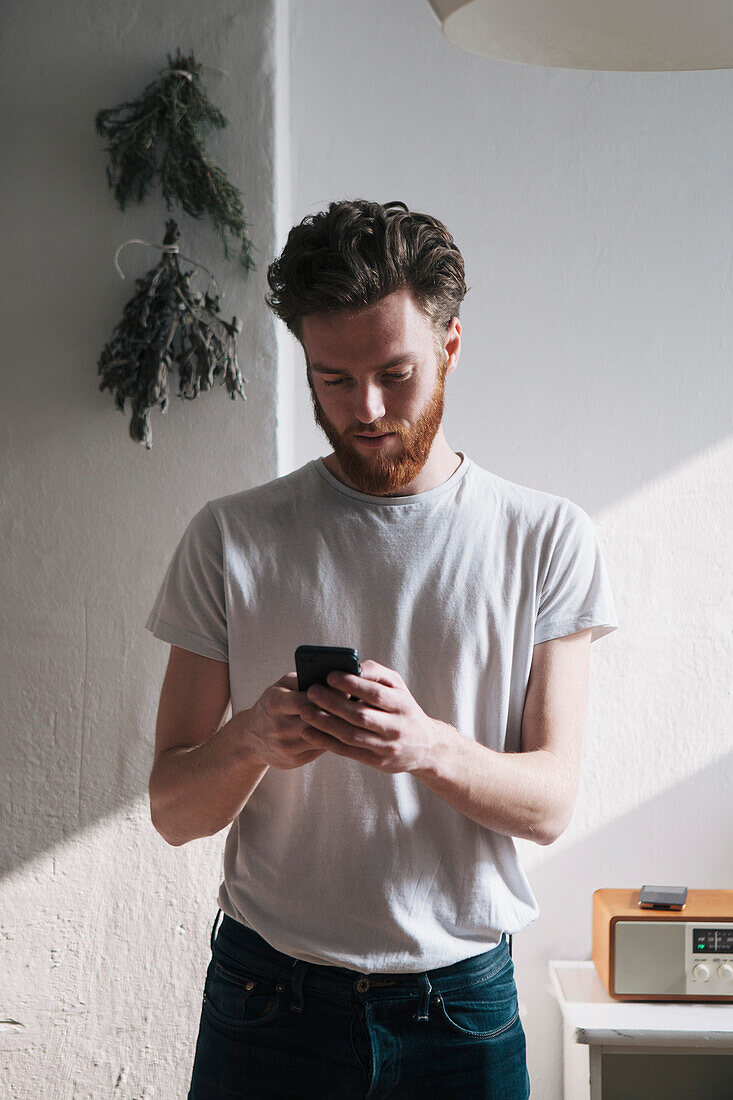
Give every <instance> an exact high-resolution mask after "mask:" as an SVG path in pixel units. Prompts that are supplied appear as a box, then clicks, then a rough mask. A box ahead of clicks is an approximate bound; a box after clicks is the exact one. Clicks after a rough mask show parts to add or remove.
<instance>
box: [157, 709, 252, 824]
mask: <svg viewBox="0 0 733 1100" xmlns="http://www.w3.org/2000/svg"><path fill="white" fill-rule="evenodd" d="M236 717H237V719H238V725H237V727H235V726H234V725H233V724H232V723H233V722H234V718H232V719H231V720H230V721H229V722H227V723H226V724H225V725H224V726H222V727H221V729H220V730H218V732H217V733H215V734H214V735H213V736H212V737H210V738H209V740H208V741H206V742H205V743H204V744H202V745H198V746H196V747H195V748H177V749H169V750H168V751H167V752H164V753H161V755H160V756H159V758H158V760H157V761H156V763H155V766H154V768H153V770H152V772H151V775H150V784H149V793H150V816H151V819H152V822H153V825H154V826H155V828H156V829H157V831H158V832H159V833H160V835H161V836H162V837H163V838H164V839H165V840H167V841H168V843H169V844H173V845H176V846H177V845H180V844H186V843H188V841H189V840H196V839H198V838H199V837H203V836H213V835H214V833H218V832H219V830H220V829H223V828H225V827H226V826H227V825H229V824H231V822H232V821H233V820H234V818H235V817H236V816H237V814H238V813H239V812H240V811H241V810H242V808H243V807H244V806H245V805H246V803H247V800H248V799H249V797H250V795H251V794H252V792H253V791H254V789H255V788H256V786H257V784H258V783H259V782H260V780H261V779H262V776H263V775H264V774H265V772H266V771H267V765H263V764H261V763H260V762H258V761H255V760H253V758H252V756H251V754H249V753H247V751H246V749H245V748H244V747H243V745H242V738H241V732H240V729H239V727H240V726H241V721H242V716H241V715H237V716H236Z"/></svg>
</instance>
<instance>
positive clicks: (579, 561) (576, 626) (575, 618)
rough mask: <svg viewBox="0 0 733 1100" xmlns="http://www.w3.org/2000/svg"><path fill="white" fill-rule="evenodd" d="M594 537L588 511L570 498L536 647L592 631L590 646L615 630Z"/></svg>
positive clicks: (549, 573)
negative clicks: (556, 639)
mask: <svg viewBox="0 0 733 1100" xmlns="http://www.w3.org/2000/svg"><path fill="white" fill-rule="evenodd" d="M618 625H619V624H618V618H617V615H616V607H615V604H614V600H613V594H612V592H611V584H610V581H609V579H608V572H607V570H606V564H605V561H604V559H603V553H602V551H601V546H600V542H599V541H598V535H597V533H596V529H595V527H594V525H593V521H592V520H591V518H590V516H589V515H588V513H587V512H585V511H583V509H582V508H581V507H580V506H579V505H577V504H574V503H573V502H572V501H570V500H568V501H567V502H566V506H565V510H564V512H562V513H561V518H560V523H559V525H558V531H557V536H556V538H555V539H554V542H553V545H552V552H551V555H550V562H549V565H548V567H547V570H546V573H545V578H544V583H543V584H542V591H541V593H540V599H539V605H538V610H537V618H536V620H535V630H534V644H535V645H537V643H538V642H546V641H548V640H549V639H550V638H562V637H564V636H565V635H566V634H575V633H577V631H579V630H587V629H588V627H592V628H593V633H592V634H591V642H595V641H596V640H597V639H598V638H602V637H603V636H604V635H605V634H610V633H611V631H612V630H617V629H618Z"/></svg>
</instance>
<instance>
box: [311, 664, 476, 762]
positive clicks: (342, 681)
mask: <svg viewBox="0 0 733 1100" xmlns="http://www.w3.org/2000/svg"><path fill="white" fill-rule="evenodd" d="M328 683H329V685H331V686H330V687H322V686H320V685H317V686H314V687H311V688H309V689H308V692H307V695H308V699H309V700H310V705H307V706H303V707H302V708H301V711H300V713H301V716H302V717H303V719H304V721H306V722H307V723H309V726H310V728H309V729H306V731H305V733H304V734H303V737H304V739H305V740H306V741H307V742H308V743H309V744H310V745H313V746H315V747H317V748H320V749H324V750H328V751H329V752H334V753H336V754H337V755H339V756H348V757H350V758H351V759H352V760H358V761H359V762H360V763H362V764H368V765H369V766H370V767H372V768H378V769H379V770H380V771H386V772H419V771H422V770H429V769H430V768H432V766H433V762H434V760H435V758H436V756H437V755H438V754H439V753H440V750H441V746H443V745H444V744H445V743H446V741H448V740H450V739H451V737H459V736H460V734H458V731H457V730H454V729H453V727H452V726H448V725H446V724H445V723H444V722H439V721H438V720H437V719H434V718H429V717H428V715H427V714H425V712H424V710H422V708H421V707H420V706H418V704H417V702H416V701H415V699H414V698H413V696H412V695H411V694H410V691H409V690H408V688H407V686H406V684H405V682H404V680H403V679H402V677H401V676H400V674H399V672H395V671H394V670H393V669H391V668H385V666H384V665H379V664H377V662H376V661H364V662H363V663H362V666H361V676H354V675H353V674H352V673H350V672H330V673H329V674H328ZM349 695H355V696H356V697H357V699H356V700H349V698H348V696H349ZM313 704H315V705H313ZM319 708H320V709H319Z"/></svg>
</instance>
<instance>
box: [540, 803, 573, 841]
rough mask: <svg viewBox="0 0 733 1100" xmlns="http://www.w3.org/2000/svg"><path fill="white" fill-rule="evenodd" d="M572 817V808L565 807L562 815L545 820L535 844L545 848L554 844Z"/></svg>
mask: <svg viewBox="0 0 733 1100" xmlns="http://www.w3.org/2000/svg"><path fill="white" fill-rule="evenodd" d="M572 816H573V808H572V807H570V809H569V810H568V809H567V807H566V808H565V809H564V812H563V813H562V814H558V815H555V816H554V817H550V818H547V819H546V820H545V822H544V823H543V829H542V831H541V832H539V835H538V836H537V843H538V844H541V845H542V846H543V847H545V848H546V847H547V846H548V845H550V844H554V843H555V841H556V840H559V839H560V837H561V836H562V834H563V833H564V832H565V830H566V829H567V827H568V825H569V824H570V821H571V818H572Z"/></svg>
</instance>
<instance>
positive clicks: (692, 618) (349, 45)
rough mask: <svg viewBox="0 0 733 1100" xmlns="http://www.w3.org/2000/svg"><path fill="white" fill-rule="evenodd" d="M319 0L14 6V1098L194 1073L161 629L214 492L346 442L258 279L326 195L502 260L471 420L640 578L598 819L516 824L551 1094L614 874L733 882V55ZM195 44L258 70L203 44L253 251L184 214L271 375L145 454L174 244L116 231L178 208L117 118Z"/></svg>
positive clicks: (9, 87)
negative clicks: (163, 262) (710, 62)
mask: <svg viewBox="0 0 733 1100" xmlns="http://www.w3.org/2000/svg"><path fill="white" fill-rule="evenodd" d="M290 7H291V10H290V17H291V19H292V26H291V35H290V40H289V44H288V43H286V42H284V41H283V31H284V23H283V20H284V19H286V18H287V17H288V0H267V2H265V3H256V2H254V0H236V2H235V0H212V3H211V4H209V5H207V6H206V8H205V9H202V7H201V5H199V4H194V3H192V2H191V0H181V2H179V3H178V4H175V5H174V4H173V3H172V2H170V0H155V2H154V3H152V4H148V5H143V4H126V5H120V6H118V7H116V8H115V7H112V6H109V5H107V6H104V5H99V4H96V3H93V2H92V0H74V2H73V3H71V4H65V5H62V6H61V8H57V7H54V6H53V5H49V4H44V3H42V2H41V0H30V2H28V0H26V2H25V3H24V4H23V5H21V3H20V0H11V2H10V3H7V4H6V5H5V6H4V9H3V15H4V27H3V29H4V32H5V38H4V40H5V42H6V43H7V44H8V45H7V46H6V59H5V66H4V81H5V86H4V89H3V90H4V99H3V102H4V105H5V110H4V111H3V121H2V125H3V135H2V136H3V145H2V147H3V160H4V167H5V172H4V173H3V182H2V187H3V192H2V210H3V215H4V222H5V247H4V251H3V260H4V270H5V271H6V272H7V274H8V279H7V288H6V290H5V293H4V295H3V300H2V305H3V308H4V311H5V314H6V316H5V318H4V323H3V342H2V348H3V373H2V378H3V400H2V402H1V403H0V417H2V422H1V423H2V433H1V435H0V440H1V445H2V448H3V452H2V453H3V467H2V468H3V480H2V500H3V505H4V507H3V511H2V523H1V526H0V540H1V541H0V549H1V551H2V560H3V565H4V570H3V582H4V583H3V610H4V624H5V628H4V630H3V631H2V654H1V655H2V660H1V661H0V691H2V698H3V718H4V721H3V736H2V750H1V751H2V761H1V766H0V813H1V814H2V823H3V829H4V832H3V840H4V843H3V846H2V853H3V873H2V878H0V943H1V944H2V954H1V959H0V964H1V965H2V972H3V977H4V981H3V986H2V992H0V1051H2V1057H0V1092H1V1093H3V1095H6V1094H9V1095H10V1096H11V1097H17V1098H18V1100H26V1098H27V1100H31V1098H32V1100H35V1098H36V1097H38V1096H39V1095H43V1096H49V1097H52V1098H53V1100H56V1098H57V1097H58V1098H64V1100H65V1098H67V1097H73V1098H74V1100H77V1098H78V1100H86V1098H87V1097H88V1098H90V1100H91V1098H94V1100H98V1098H99V1097H102V1096H108V1095H109V1096H114V1097H115V1098H120V1100H125V1098H128V1100H133V1098H135V1100H141V1098H145V1100H151V1098H152V1097H155V1098H156V1100H178V1098H179V1097H181V1096H183V1095H184V1094H185V1086H186V1084H187V1081H188V1076H189V1073H190V1065H191V1058H192V1055H193V1042H194V1040H195V1034H196V1028H197V1023H198V1011H199V1004H200V990H201V981H202V979H203V971H204V968H205V965H206V962H207V960H208V955H209V946H208V932H209V928H210V924H211V921H212V920H213V916H214V912H215V895H216V889H217V887H218V883H219V870H220V857H221V848H222V841H223V834H222V835H221V836H219V837H216V838H212V839H211V840H206V841H198V842H196V843H195V844H191V845H187V846H185V847H184V848H180V849H171V848H168V847H167V846H166V845H165V844H164V842H163V841H162V840H161V839H160V838H159V837H158V836H157V834H156V833H155V832H154V830H153V829H152V826H151V825H150V823H149V819H148V805H147V790H146V785H147V778H148V774H149V768H150V763H151V758H152V746H153V731H154V723H155V710H156V705H157V699H158V692H159V688H160V683H161V680H162V676H163V672H164V667H165V660H166V656H167V647H166V646H164V645H163V644H162V643H160V642H157V641H156V640H155V639H153V638H152V637H151V636H150V635H149V634H147V633H146V632H145V631H144V629H143V623H144V620H145V618H146V616H147V613H148V611H149V608H150V606H151V602H152V600H153V598H154V596H155V593H156V591H157V588H158V585H159V583H160V580H161V578H162V573H163V571H164V569H165V566H166V564H167V562H168V560H169V558H170V554H171V552H172V550H173V548H174V546H175V545H176V543H177V541H178V539H179V538H180V535H181V533H182V531H183V529H184V527H185V525H186V523H187V522H188V520H189V519H190V518H191V516H192V515H193V513H194V512H195V511H196V510H197V509H198V508H199V507H200V506H201V505H202V504H203V503H204V502H205V501H206V500H207V499H211V498H213V497H215V496H219V495H222V494H224V493H227V492H233V491H236V490H237V489H240V488H244V487H247V486H248V485H254V484H258V483H261V482H264V481H267V480H268V479H270V478H272V477H274V476H276V473H279V472H284V471H286V470H289V469H292V468H294V467H295V466H298V465H301V464H302V463H303V462H305V461H307V460H308V459H309V458H311V457H313V456H314V455H317V454H325V453H326V452H327V450H328V445H327V444H326V442H325V440H324V439H323V437H322V436H320V435H319V434H318V433H317V430H316V429H315V427H314V426H313V425H312V423H311V412H310V403H309V400H308V395H307V389H306V387H305V384H304V380H303V377H302V358H301V356H300V352H299V349H298V348H297V345H294V344H293V342H292V341H291V339H290V337H288V336H285V337H283V334H282V331H281V330H278V329H277V328H276V327H275V326H274V325H273V321H272V318H271V316H270V314H269V312H268V311H267V310H266V308H265V307H264V306H263V304H262V295H263V294H264V293H265V291H266V289H267V288H266V283H265V268H266V265H267V262H268V261H269V259H270V258H271V257H272V256H273V255H274V254H275V252H276V251H277V250H279V248H280V247H281V245H282V243H283V242H284V236H285V233H286V232H287V228H289V225H290V224H291V222H292V221H294V220H298V219H299V218H301V217H302V216H304V215H305V214H306V213H308V212H311V211H313V210H316V209H321V208H323V207H324V206H325V205H326V204H327V203H328V202H329V201H331V200H332V199H336V198H342V197H345V196H351V197H360V196H363V197H367V198H377V199H380V200H382V201H386V200H388V199H392V198H400V199H403V200H404V201H406V202H408V203H410V204H411V205H412V206H413V207H414V208H416V209H421V210H427V211H429V212H432V213H435V214H436V215H438V216H439V217H442V218H443V219H444V220H445V221H446V222H447V224H448V225H449V226H450V227H451V229H452V230H453V232H454V234H455V236H456V239H457V241H458V243H459V245H460V246H461V248H462V250H463V252H464V255H465V257H466V263H467V269H468V282H469V285H470V286H471V290H470V292H469V295H468V297H467V299H466V302H465V304H464V307H463V310H462V322H463V325H464V351H463V355H462V358H461V362H460V365H459V369H458V371H457V372H456V374H455V375H453V376H452V378H451V380H450V385H449V387H448V395H447V410H446V431H447V437H448V440H449V442H450V443H451V444H452V445H453V446H454V448H457V449H463V450H466V451H467V452H468V454H469V455H470V456H471V457H472V458H473V459H474V460H475V461H476V462H478V463H479V464H480V465H483V466H485V467H486V468H489V469H492V470H494V471H496V472H497V473H499V474H501V475H502V476H505V477H509V478H511V479H513V480H516V481H519V482H521V483H523V484H527V485H533V486H536V487H537V488H542V489H546V490H549V491H552V492H558V493H562V494H563V495H567V496H569V497H571V499H574V500H576V501H577V502H578V503H580V504H582V505H583V506H584V507H585V508H587V509H588V510H589V511H590V512H591V514H592V515H593V517H594V519H595V520H596V523H597V525H598V528H599V531H600V534H601V538H602V540H603V544H604V548H605V550H606V555H607V560H608V564H609V569H610V572H611V577H612V580H613V584H614V591H615V594H616V599H617V605H618V610H619V614H620V616H621V623H622V629H621V630H620V631H618V632H617V633H616V634H614V635H611V636H610V637H609V638H607V639H604V640H602V642H601V645H600V646H598V647H595V646H594V649H593V680H592V689H591V705H590V714H589V719H588V733H587V743H586V753H585V765H584V776H583V784H582V789H581V793H580V796H579V801H578V807H577V810H576V814H575V818H574V820H573V823H572V825H571V827H570V828H569V829H568V831H567V832H566V833H565V835H564V836H563V837H562V838H561V840H560V841H558V842H557V843H556V844H555V845H553V846H551V847H550V848H539V847H536V846H532V845H529V844H521V848H522V852H523V856H524V858H525V862H526V866H527V867H528V870H529V873H530V877H531V880H532V883H533V886H534V889H535V891H536V893H537V895H538V898H539V901H540V905H541V907H542V913H541V916H540V919H539V920H538V922H537V923H536V924H535V925H533V926H532V927H531V928H529V929H528V930H527V931H526V932H524V933H522V934H520V935H519V936H517V937H516V938H515V960H516V964H517V981H518V985H519V989H520V999H521V1002H522V1006H523V1019H524V1022H525V1028H526V1031H527V1035H528V1043H529V1063H530V1074H531V1077H532V1084H533V1097H537V1100H557V1098H559V1096H560V1075H561V1060H560V1022H559V1014H558V1012H557V1010H556V1008H555V1006H554V1003H553V1001H552V999H551V996H550V993H549V986H548V980H547V974H546V966H547V960H548V959H550V958H553V957H554V958H588V957H589V952H590V898H591V893H592V891H593V889H595V888H596V887H598V886H624V885H629V886H633V885H636V884H640V883H641V882H643V881H651V882H654V881H663V882H667V881H672V882H676V881H679V882H684V883H687V884H688V885H689V886H694V887H716V886H728V887H730V886H731V885H732V884H731V882H730V877H729V868H730V867H731V865H733V859H732V857H733V850H732V846H733V840H732V839H731V838H732V837H733V829H732V828H731V825H733V820H732V819H731V812H732V811H731V807H732V806H733V797H731V795H732V794H733V777H732V768H731V730H730V688H731V683H730V674H729V669H730V667H731V636H730V625H729V624H730V620H731V608H730V602H729V596H728V593H729V588H730V569H729V564H728V559H729V556H730V546H731V527H732V526H733V523H732V521H731V505H730V496H731V495H730V476H729V472H730V468H731V442H730V396H731V394H730V365H729V364H730V351H731V348H730V320H729V318H730V315H731V308H730V307H731V301H730V299H731V272H732V270H733V268H732V265H731V252H730V240H731V222H732V221H733V215H732V214H731V203H730V179H731V168H732V167H733V163H732V162H733V153H732V150H733V118H732V117H731V114H730V111H729V110H728V109H727V107H726V104H728V103H729V102H730V98H731V96H730V93H731V85H732V84H733V73H731V72H713V73H679V74H638V75H628V74H591V73H572V72H559V71H557V72H556V71H553V70H546V69H530V68H525V67H523V66H514V65H508V64H502V63H499V62H492V61H489V60H486V59H482V58H479V57H476V56H472V55H469V54H465V53H462V52H460V51H458V50H456V49H455V48H453V47H451V46H449V44H448V43H447V42H446V41H445V40H444V39H443V38H442V37H441V35H440V31H439V28H438V25H437V23H436V22H435V20H434V17H433V15H432V13H431V12H430V10H429V8H428V5H427V3H426V2H423V0H402V2H401V3H400V4H399V5H396V4H390V3H388V2H387V0H374V2H372V3H365V2H364V0H361V2H359V3H349V4H339V3H337V2H336V0H308V2H307V3H305V2H303V3H299V4H293V5H291V6H290ZM179 44H180V45H181V47H182V48H183V49H184V50H188V49H194V51H195V52H196V54H197V56H198V57H199V58H200V60H203V61H205V62H206V63H208V64H210V65H215V66H218V67H220V68H222V69H225V70H226V71H227V72H228V73H229V74H230V75H229V77H228V78H227V77H223V76H221V75H220V74H217V73H209V74H207V86H208V88H209V92H210V94H211V96H212V98H213V99H214V100H215V101H216V102H217V103H218V104H219V105H220V106H221V107H222V109H223V111H224V113H225V115H226V116H227V117H228V119H229V120H230V126H229V129H228V130H226V131H224V132H223V133H222V134H215V135H213V136H212V137H211V139H210V148H211V151H212V153H213V154H214V155H215V156H216V157H218V159H219V161H220V162H221V163H222V164H223V165H224V166H225V168H226V169H227V170H228V172H229V174H230V176H231V177H232V178H233V179H234V181H235V182H236V183H237V185H238V186H239V187H240V188H241V190H242V192H243V195H244V199H245V205H246V207H247V212H248V215H249V218H250V221H251V223H252V226H253V229H252V232H253V235H254V239H255V243H256V245H257V248H258V253H257V259H258V264H259V267H258V270H257V272H256V273H255V275H254V276H253V278H252V279H251V280H250V282H249V283H248V284H242V283H241V282H240V281H238V280H237V278H236V276H235V268H234V267H233V265H227V264H226V263H225V261H224V260H223V257H222V253H221V248H220V245H219V243H218V242H217V241H216V240H215V239H213V238H212V237H211V236H210V234H209V232H208V231H207V230H205V229H204V228H203V227H201V226H198V225H196V224H195V223H193V222H192V221H191V219H188V218H186V217H185V216H184V215H182V214H180V213H177V212H174V213H176V216H177V217H178V221H179V224H180V225H181V228H182V230H183V233H184V242H185V243H186V244H187V245H188V246H189V248H190V252H189V254H191V255H194V256H196V257H198V258H199V259H200V260H201V262H203V263H204V264H206V266H208V267H211V268H213V269H214V270H215V272H216V274H217V278H219V281H220V282H222V283H223V286H224V288H225V289H226V292H227V298H226V300H225V310H227V311H228V312H231V313H234V312H236V313H237V314H238V315H239V316H240V317H242V319H243V321H244V330H243V334H242V338H241V339H240V360H241V364H242V370H243V373H244V375H245V376H246V377H247V378H248V379H249V384H248V387H247V393H248V401H247V402H246V403H242V402H236V403H233V402H231V401H230V399H229V398H228V396H227V395H226V393H225V392H224V391H223V390H222V391H216V392H214V393H212V394H208V395H202V396H201V397H199V398H198V399H197V400H196V401H194V402H190V403H189V402H182V401H174V402H173V403H172V406H171V408H170V409H169V411H168V413H167V414H166V416H165V417H160V416H159V415H158V416H156V417H155V418H154V425H153V432H154V446H153V450H152V451H151V452H145V451H144V449H143V448H141V447H136V446H135V445H134V444H133V443H132V442H131V441H130V440H129V439H128V437H127V417H123V416H121V415H120V414H119V413H118V412H117V411H116V410H115V409H114V406H113V403H112V398H111V396H110V394H109V393H104V394H102V393H100V392H99V391H98V388H97V386H98V378H97V374H96V363H97V358H98V356H99V353H100V351H101V349H102V347H103V345H104V343H105V342H106V340H107V339H108V338H109V336H110V334H111V331H112V328H113V327H114V325H115V324H116V322H117V321H118V319H119V318H120V316H121V313H122V307H123V305H124V303H125V302H126V301H127V299H128V297H129V296H130V295H131V293H132V292H133V289H134V286H133V281H132V280H133V277H134V275H139V274H142V273H143V272H144V271H145V270H147V269H148V267H150V266H152V264H153V263H154V262H155V254H154V253H152V252H150V251H148V250H145V249H142V248H136V247H135V246H131V247H130V248H128V249H127V250H126V251H125V252H124V253H123V257H122V262H123V268H124V270H125V271H126V273H127V274H128V279H127V280H126V281H125V282H124V283H123V282H120V280H119V279H118V277H117V275H116V274H115V272H114V270H113V268H112V264H111V258H112V255H113V253H114V250H115V248H116V247H117V245H118V244H120V243H121V242H122V241H124V240H126V239H128V238H129V237H138V236H139V237H143V238H145V239H147V240H159V239H160V238H161V235H162V232H163V227H164V221H165V217H166V214H165V210H164V207H163V205H162V203H160V202H158V201H156V200H154V199H150V200H148V201H147V202H146V203H145V204H144V205H143V206H141V207H136V206H132V207H130V208H129V209H128V210H127V211H126V212H125V213H124V214H123V213H121V212H120V211H119V210H118V209H117V207H116V206H115V205H114V202H113V199H112V197H111V195H110V194H109V192H108V191H107V187H106V182H105V179H104V165H105V157H104V154H103V152H102V143H101V141H100V139H99V138H98V137H97V136H96V134H95V133H94V128H93V119H94V114H95V112H96V111H97V110H98V109H99V108H100V107H104V106H112V105H114V104H116V103H119V102H120V101H121V100H123V99H124V98H127V97H129V96H132V95H136V94H137V92H138V91H139V90H140V89H141V88H142V86H143V85H144V84H145V82H146V81H147V80H149V79H151V76H152V75H153V74H154V73H155V71H156V70H157V68H158V67H159V66H162V65H163V64H164V63H165V54H166V52H174V51H175V47H176V46H177V45H179ZM288 45H289V52H290V55H291V56H290V61H289V62H288V61H287V53H288V48H287V47H288ZM276 56H277V57H278V58H279V67H276V65H275V58H276ZM288 85H290V86H288ZM289 111H290V112H291V115H292V120H291V125H292V144H290V143H289V141H288V136H287V127H288V113H289ZM275 124H276V129H274V127H275ZM289 157H292V166H291V165H290V162H289ZM288 207H289V208H290V212H291V215H292V216H289V215H288ZM278 364H279V366H280V369H281V373H280V374H278ZM726 869H728V870H726ZM726 874H727V876H728V877H726ZM13 1021H15V1022H13Z"/></svg>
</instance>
